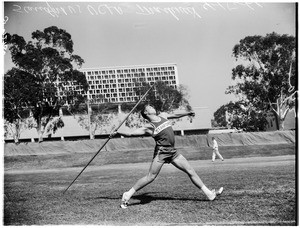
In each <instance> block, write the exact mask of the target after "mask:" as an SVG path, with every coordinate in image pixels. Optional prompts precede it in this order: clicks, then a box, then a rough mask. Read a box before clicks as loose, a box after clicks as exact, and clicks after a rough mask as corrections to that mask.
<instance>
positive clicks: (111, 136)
mask: <svg viewBox="0 0 300 228" xmlns="http://www.w3.org/2000/svg"><path fill="white" fill-rule="evenodd" d="M154 85H155V83H153V85H152V86H151V87H150V88H149V89H148V90H147V91H146V93H145V94H144V95H143V96H142V97H141V99H140V100H139V101H138V102H137V103H136V105H135V106H134V107H133V108H132V109H131V111H130V112H129V113H128V115H127V116H126V117H125V118H124V120H123V121H122V122H121V123H120V124H119V126H118V127H117V128H116V129H115V130H114V132H115V131H118V129H119V128H120V127H121V126H122V124H123V123H124V122H125V121H126V120H127V119H128V117H129V116H130V115H131V113H132V112H133V111H134V109H135V108H136V107H137V106H138V105H139V104H140V103H141V102H142V100H143V99H144V98H145V97H146V96H147V94H148V93H149V91H150V90H151V89H152V88H153V87H154ZM114 132H113V133H112V134H110V135H109V137H108V139H107V140H106V141H105V142H104V143H103V145H102V146H101V148H100V149H99V150H98V152H97V153H96V154H95V155H94V156H93V157H92V158H91V160H90V161H89V162H88V163H87V164H86V166H85V167H84V168H83V169H82V170H81V172H80V173H79V174H78V175H77V176H76V178H75V179H74V180H73V181H72V182H71V184H70V185H69V186H68V187H67V188H66V190H65V191H64V192H63V193H65V192H66V191H68V189H69V188H70V187H71V185H72V184H73V183H74V182H75V181H76V180H77V178H78V177H79V176H80V175H81V174H82V173H83V171H84V170H85V169H86V168H87V167H88V165H89V164H90V163H91V162H92V161H93V160H94V158H95V157H96V156H97V155H98V154H99V153H100V151H101V150H102V149H103V147H104V146H105V145H106V144H107V143H108V141H109V140H110V139H111V138H113V136H114V135H115V133H114Z"/></svg>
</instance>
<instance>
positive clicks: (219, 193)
mask: <svg viewBox="0 0 300 228" xmlns="http://www.w3.org/2000/svg"><path fill="white" fill-rule="evenodd" d="M223 190H224V188H223V187H221V188H219V190H218V191H217V192H216V190H215V189H213V190H211V192H212V195H211V196H208V199H209V200H210V201H213V200H214V199H216V197H217V196H219V195H221V194H222V192H223Z"/></svg>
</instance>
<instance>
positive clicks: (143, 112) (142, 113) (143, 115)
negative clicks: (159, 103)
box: [141, 105, 148, 119]
mask: <svg viewBox="0 0 300 228" xmlns="http://www.w3.org/2000/svg"><path fill="white" fill-rule="evenodd" d="M147 106H148V105H145V106H144V107H143V109H142V111H141V115H142V117H143V118H144V119H147V115H146V114H145V111H146V107H147Z"/></svg>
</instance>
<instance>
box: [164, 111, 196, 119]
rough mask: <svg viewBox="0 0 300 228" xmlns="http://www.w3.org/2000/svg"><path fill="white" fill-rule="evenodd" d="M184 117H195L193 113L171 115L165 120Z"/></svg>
mask: <svg viewBox="0 0 300 228" xmlns="http://www.w3.org/2000/svg"><path fill="white" fill-rule="evenodd" d="M184 116H195V113H194V112H186V113H180V114H172V115H170V116H168V117H167V118H168V119H179V118H181V117H184Z"/></svg>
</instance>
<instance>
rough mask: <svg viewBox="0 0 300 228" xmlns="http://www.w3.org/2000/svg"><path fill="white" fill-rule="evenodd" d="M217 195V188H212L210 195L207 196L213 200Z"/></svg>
mask: <svg viewBox="0 0 300 228" xmlns="http://www.w3.org/2000/svg"><path fill="white" fill-rule="evenodd" d="M216 196H217V194H216V190H215V189H213V190H211V195H210V196H207V197H208V199H209V200H210V201H213V200H214V199H215V198H216Z"/></svg>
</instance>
